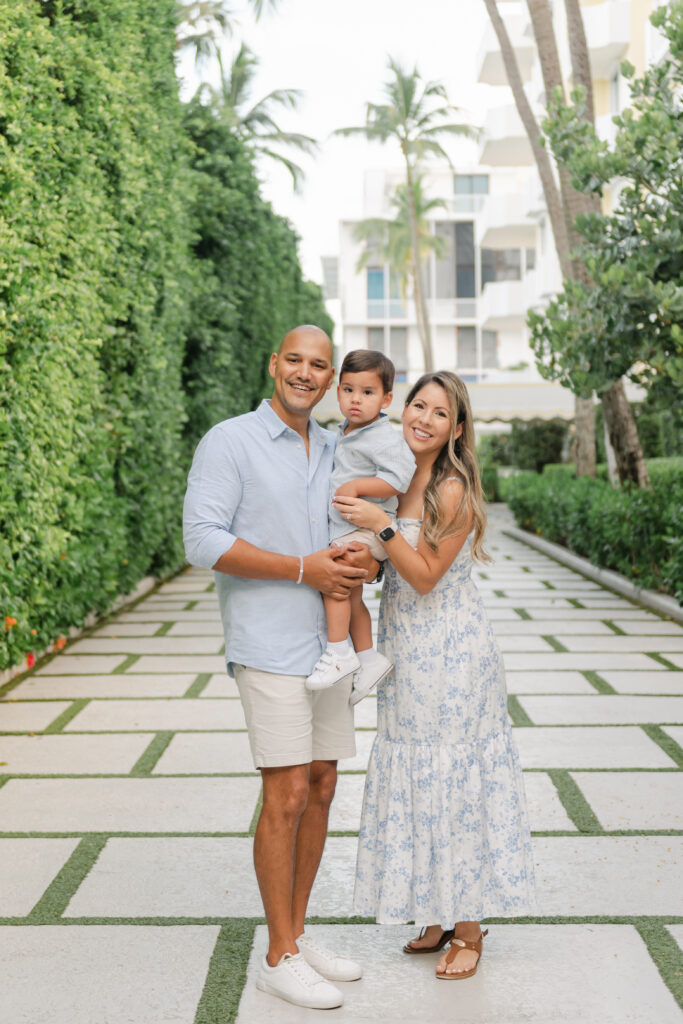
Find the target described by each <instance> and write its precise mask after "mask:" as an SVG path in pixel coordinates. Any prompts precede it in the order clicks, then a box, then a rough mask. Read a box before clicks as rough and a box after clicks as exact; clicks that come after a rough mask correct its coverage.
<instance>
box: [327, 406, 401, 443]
mask: <svg viewBox="0 0 683 1024" xmlns="http://www.w3.org/2000/svg"><path fill="white" fill-rule="evenodd" d="M388 419H389V417H388V416H387V414H386V413H385V412H381V413H380V414H379V419H377V420H373V421H372V423H366V424H365V426H363V427H356V429H355V430H352V431H351V433H350V434H345V433H344V430H345V428H346V425H347V423H348V422H349V421H348V420H344V421H343V423H340V424H339V426H338V427H337V430H338V432H339V440H341V439H342V437H353V436H354V434H356V435H358V434H362V433H363V431H364V430H369V429H370V427H374V426H375V424H376V423H381V421H382V420H388Z"/></svg>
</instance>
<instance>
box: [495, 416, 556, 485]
mask: <svg viewBox="0 0 683 1024" xmlns="http://www.w3.org/2000/svg"><path fill="white" fill-rule="evenodd" d="M568 430H569V426H568V424H567V423H566V422H565V421H564V420H531V421H530V422H529V423H513V424H512V431H511V433H510V442H509V444H508V447H507V452H508V457H509V459H510V464H511V465H513V466H516V467H517V468H518V469H530V470H534V471H535V472H536V473H540V472H541V470H542V469H543V467H544V466H545V465H546V463H548V462H553V463H556V462H560V461H561V459H562V451H563V448H564V446H565V443H566V440H567V433H568Z"/></svg>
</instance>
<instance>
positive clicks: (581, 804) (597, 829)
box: [548, 768, 604, 835]
mask: <svg viewBox="0 0 683 1024" xmlns="http://www.w3.org/2000/svg"><path fill="white" fill-rule="evenodd" d="M548 775H549V776H550V778H551V779H552V781H553V784H554V786H555V789H556V790H557V794H558V796H559V798H560V801H561V803H562V806H563V807H564V809H565V811H566V812H567V814H568V815H569V817H570V818H571V820H572V821H573V822H574V824H575V825H576V827H577V828H578V830H579V832H582V833H584V835H603V831H604V830H603V828H602V826H601V824H600V822H599V821H598V817H597V815H596V814H595V812H594V811H593V808H592V807H591V805H590V804H589V803H588V801H587V800H586V798H585V796H584V795H583V793H582V792H581V790H580V789H579V787H578V785H577V784H576V782H574V779H572V777H571V775H570V774H569V772H568V771H566V770H565V769H563V768H551V769H549V771H548Z"/></svg>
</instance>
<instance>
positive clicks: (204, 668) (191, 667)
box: [134, 654, 225, 675]
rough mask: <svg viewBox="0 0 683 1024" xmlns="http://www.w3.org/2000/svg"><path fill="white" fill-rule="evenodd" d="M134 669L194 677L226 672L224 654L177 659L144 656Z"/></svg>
mask: <svg viewBox="0 0 683 1024" xmlns="http://www.w3.org/2000/svg"><path fill="white" fill-rule="evenodd" d="M134 667H135V671H136V673H137V672H144V673H152V674H154V675H156V674H157V673H161V674H164V673H173V672H192V673H193V675H197V674H198V673H199V672H208V673H210V674H213V673H214V672H220V673H223V672H225V658H224V657H223V655H222V654H220V655H211V654H192V655H189V654H188V655H182V654H181V655H176V656H175V657H173V656H170V655H169V656H165V655H160V654H143V655H142V657H141V658H140V659H139V660H138V661H136V662H135V666H134Z"/></svg>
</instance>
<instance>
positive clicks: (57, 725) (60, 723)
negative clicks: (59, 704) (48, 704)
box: [43, 697, 91, 736]
mask: <svg viewBox="0 0 683 1024" xmlns="http://www.w3.org/2000/svg"><path fill="white" fill-rule="evenodd" d="M90 699H91V698H90V697H78V698H77V699H76V700H74V702H73V704H72V705H71V707H69V708H67V709H66V711H62V713H61V715H57V717H56V718H55V719H54V721H52V722H50V724H49V725H48V726H47V728H46V729H43V734H44V735H45V736H51V735H53V734H54V733H56V732H61V731H62V729H63V728H64V726H65V725H68V724H69V722H71V721H72V720H73V719H74V718H75V717H76V715H78V714H80V712H81V711H82V710H83V708H84V707H86V705H88V704H89V703H90Z"/></svg>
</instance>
